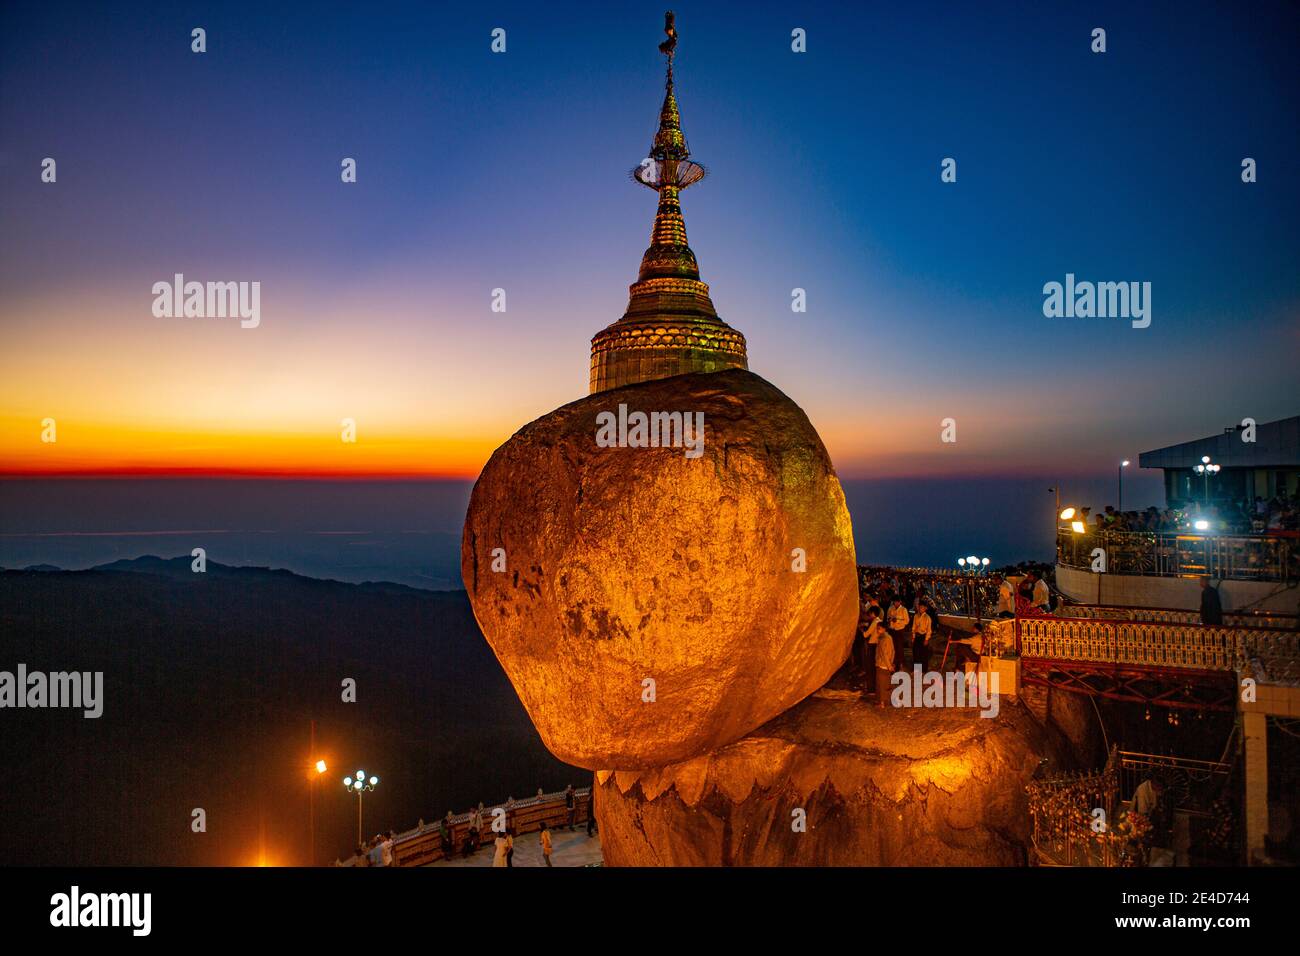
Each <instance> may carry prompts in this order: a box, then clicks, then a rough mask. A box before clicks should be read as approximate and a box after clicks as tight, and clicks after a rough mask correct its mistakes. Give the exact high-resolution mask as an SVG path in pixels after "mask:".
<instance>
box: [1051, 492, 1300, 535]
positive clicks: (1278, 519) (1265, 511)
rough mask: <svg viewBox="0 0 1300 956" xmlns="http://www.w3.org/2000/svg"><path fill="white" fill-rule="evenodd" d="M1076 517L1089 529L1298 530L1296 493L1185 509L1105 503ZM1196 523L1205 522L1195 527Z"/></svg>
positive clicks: (1167, 531)
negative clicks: (1121, 507) (1121, 506)
mask: <svg viewBox="0 0 1300 956" xmlns="http://www.w3.org/2000/svg"><path fill="white" fill-rule="evenodd" d="M1079 510H1080V513H1079V515H1078V517H1077V519H1076V520H1080V521H1082V522H1083V523H1084V525H1085V526H1086V527H1087V529H1088V530H1089V531H1144V532H1151V533H1158V534H1175V533H1179V532H1188V531H1198V530H1201V531H1217V532H1220V533H1223V534H1279V533H1282V532H1286V531H1300V496H1296V495H1284V494H1278V495H1274V496H1273V497H1272V498H1267V499H1266V498H1264V497H1263V496H1261V495H1256V496H1255V498H1254V500H1253V501H1251V500H1245V499H1243V500H1240V501H1226V500H1223V501H1211V502H1204V503H1202V502H1196V503H1193V504H1192V505H1190V506H1189V507H1187V508H1164V509H1160V508H1156V507H1155V506H1154V505H1153V506H1151V507H1149V508H1146V509H1144V510H1142V511H1116V510H1115V508H1114V507H1113V506H1111V505H1107V506H1106V508H1105V510H1104V511H1101V512H1098V513H1097V514H1092V509H1090V508H1081V509H1079ZM1198 522H1205V525H1206V526H1205V527H1199V526H1198Z"/></svg>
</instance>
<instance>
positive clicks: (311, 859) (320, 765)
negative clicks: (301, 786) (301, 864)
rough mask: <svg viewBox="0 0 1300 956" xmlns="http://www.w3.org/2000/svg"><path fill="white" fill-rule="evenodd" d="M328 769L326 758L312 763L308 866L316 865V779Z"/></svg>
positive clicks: (308, 790) (308, 788)
mask: <svg viewBox="0 0 1300 956" xmlns="http://www.w3.org/2000/svg"><path fill="white" fill-rule="evenodd" d="M314 727H315V723H314V722H313V729H314ZM328 769H329V767H327V766H326V765H325V761H324V760H317V761H316V763H315V764H313V765H312V771H313V773H312V775H311V779H310V781H309V782H308V784H307V815H308V817H309V818H310V820H311V825H310V832H311V853H310V854H308V866H315V865H316V781H317V780H319V779H320V777H321V774H323V773H324V772H325V771H326V770H328Z"/></svg>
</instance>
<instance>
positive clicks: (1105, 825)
mask: <svg viewBox="0 0 1300 956" xmlns="http://www.w3.org/2000/svg"><path fill="white" fill-rule="evenodd" d="M1148 778H1154V779H1158V780H1159V781H1160V782H1161V784H1162V785H1163V794H1162V797H1161V802H1162V803H1163V804H1164V805H1165V807H1166V808H1167V809H1166V811H1165V812H1164V813H1163V814H1160V816H1162V817H1164V818H1166V821H1167V820H1168V819H1169V818H1172V816H1173V815H1174V814H1180V815H1184V816H1186V817H1187V818H1188V824H1189V829H1188V833H1189V837H1190V843H1189V845H1188V846H1187V848H1186V849H1187V850H1188V852H1189V853H1190V854H1191V855H1192V856H1193V857H1194V858H1196V859H1197V860H1198V861H1206V862H1216V861H1213V860H1210V859H1207V858H1208V857H1210V856H1212V855H1217V856H1218V857H1219V859H1218V860H1217V862H1224V859H1223V856H1224V854H1227V856H1228V857H1229V858H1230V857H1231V854H1232V851H1233V847H1234V845H1235V844H1234V834H1235V819H1234V815H1233V814H1232V812H1231V810H1230V806H1231V804H1232V802H1233V801H1232V800H1231V794H1230V792H1229V790H1230V787H1231V778H1232V766H1231V765H1230V764H1227V763H1221V762H1219V761H1212V760H1193V759H1189V758H1185V757H1172V756H1161V755H1155V754H1144V753H1134V752H1130V751H1122V750H1119V749H1118V748H1116V747H1112V748H1111V752H1110V755H1109V757H1108V758H1107V760H1106V766H1105V768H1104V769H1102V770H1101V771H1100V772H1098V773H1066V774H1059V775H1056V776H1053V777H1048V778H1044V779H1041V780H1035V781H1033V782H1032V783H1030V784H1029V786H1028V787H1027V788H1026V789H1027V792H1028V794H1029V813H1030V819H1031V821H1032V823H1033V846H1034V850H1035V852H1036V854H1037V857H1038V862H1039V863H1044V864H1047V865H1049V866H1140V865H1142V864H1143V863H1145V862H1146V859H1147V853H1148V847H1147V844H1148V843H1149V842H1150V838H1149V836H1148V833H1149V830H1148V827H1149V821H1147V820H1145V819H1144V818H1141V817H1136V818H1135V817H1134V815H1133V814H1131V813H1130V812H1129V808H1128V806H1127V804H1128V803H1129V801H1131V800H1132V798H1133V794H1134V792H1135V791H1136V790H1137V787H1138V785H1139V784H1140V783H1141V782H1142V781H1143V780H1146V779H1148Z"/></svg>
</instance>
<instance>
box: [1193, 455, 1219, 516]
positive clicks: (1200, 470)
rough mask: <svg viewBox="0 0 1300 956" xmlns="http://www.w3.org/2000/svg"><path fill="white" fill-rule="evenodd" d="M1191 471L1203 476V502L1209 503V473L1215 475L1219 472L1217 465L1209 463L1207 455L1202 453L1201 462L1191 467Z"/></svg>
mask: <svg viewBox="0 0 1300 956" xmlns="http://www.w3.org/2000/svg"><path fill="white" fill-rule="evenodd" d="M1192 471H1194V472H1196V473H1197V474H1198V475H1201V476H1203V477H1204V478H1205V503H1206V504H1209V503H1210V475H1217V474H1218V473H1219V466H1218V465H1215V464H1213V463H1211V461H1210V456H1209V455H1202V456H1201V463H1200V464H1199V465H1197V466H1196V467H1195V468H1193V469H1192Z"/></svg>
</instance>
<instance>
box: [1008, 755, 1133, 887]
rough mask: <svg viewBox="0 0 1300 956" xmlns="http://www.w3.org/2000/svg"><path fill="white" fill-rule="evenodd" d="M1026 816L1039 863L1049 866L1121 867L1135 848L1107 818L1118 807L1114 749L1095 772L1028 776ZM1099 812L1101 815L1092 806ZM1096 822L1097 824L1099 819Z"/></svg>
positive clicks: (1110, 817) (1111, 817)
mask: <svg viewBox="0 0 1300 956" xmlns="http://www.w3.org/2000/svg"><path fill="white" fill-rule="evenodd" d="M1026 791H1027V792H1028V795H1029V819H1030V821H1031V823H1032V826H1033V832H1032V840H1033V847H1034V851H1035V853H1036V855H1037V857H1038V862H1039V863H1045V864H1047V865H1049V866H1120V865H1122V864H1123V863H1124V862H1126V861H1128V860H1132V859H1136V857H1137V855H1138V848H1137V847H1136V846H1135V845H1134V844H1133V843H1132V841H1131V840H1129V839H1127V838H1126V837H1125V835H1124V834H1123V832H1122V831H1113V830H1112V829H1111V827H1110V823H1111V821H1112V820H1114V819H1115V817H1116V810H1117V808H1118V806H1119V800H1118V794H1119V776H1118V760H1117V756H1116V752H1115V751H1114V750H1112V751H1111V754H1110V758H1109V759H1108V760H1107V761H1106V767H1105V769H1103V770H1102V771H1101V772H1099V773H1064V774H1057V775H1054V776H1051V777H1047V778H1045V779H1041V780H1034V781H1032V782H1031V783H1030V784H1029V786H1028V787H1027V788H1026ZM1097 810H1100V811H1102V813H1101V816H1098V815H1096V811H1097ZM1099 822H1100V826H1098V823H1099Z"/></svg>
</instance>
